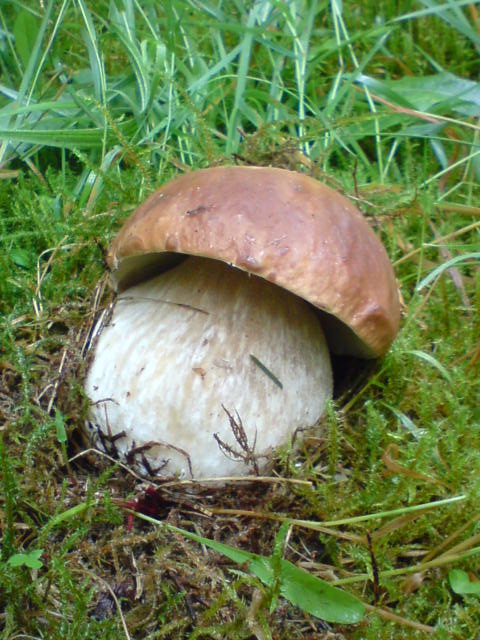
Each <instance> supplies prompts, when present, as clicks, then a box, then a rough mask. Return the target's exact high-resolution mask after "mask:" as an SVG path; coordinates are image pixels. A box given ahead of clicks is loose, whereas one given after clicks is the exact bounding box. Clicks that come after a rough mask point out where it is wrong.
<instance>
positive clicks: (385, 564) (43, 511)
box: [0, 0, 480, 640]
mask: <svg viewBox="0 0 480 640" xmlns="http://www.w3.org/2000/svg"><path fill="white" fill-rule="evenodd" d="M57 4H58V5H59V6H57ZM287 4H288V5H289V6H288V8H287ZM347 4H348V5H349V6H348V7H347ZM380 4H381V6H380V7H379V6H376V5H375V4H374V3H371V2H355V3H344V8H343V10H344V13H342V12H341V10H340V8H339V3H332V4H331V5H329V4H327V3H322V2H312V3H306V2H305V3H303V2H300V1H299V2H293V3H268V2H258V3H255V4H253V3H251V4H248V5H247V6H244V3H238V4H237V3H235V2H232V3H225V6H221V5H218V6H217V5H213V4H212V5H209V4H207V3H201V6H200V4H198V3H190V2H182V1H180V0H176V1H175V2H171V3H165V5H166V6H165V8H159V7H156V5H155V3H150V2H144V3H142V2H139V3H134V2H127V1H125V2H124V3H120V2H118V3H111V4H108V3H106V2H104V1H103V0H100V1H99V2H97V3H95V4H93V3H89V2H85V1H84V2H82V1H80V0H77V1H76V2H73V1H71V2H69V1H65V2H63V3H48V2H45V3H43V4H42V3H37V2H31V3H23V4H22V3H18V2H15V1H13V0H12V1H8V2H6V3H4V4H2V6H1V7H0V18H1V28H2V29H3V34H4V35H2V39H1V40H0V64H1V67H0V68H1V69H2V75H3V78H2V84H3V86H4V87H8V88H9V89H11V90H15V91H18V94H15V95H14V94H11V93H9V92H8V91H3V92H2V95H1V97H0V107H2V108H3V110H2V111H0V142H2V143H3V146H2V147H1V148H0V150H1V154H2V155H1V160H0V243H1V251H0V314H1V324H0V345H1V352H0V478H1V485H2V492H1V494H0V530H1V535H2V548H1V561H0V577H1V579H0V585H1V586H0V630H1V632H2V633H3V637H5V638H12V639H13V638H15V637H22V635H21V634H27V635H28V636H30V637H39V638H40V637H42V638H52V639H55V638H58V639H60V638H62V639H64V638H72V639H75V640H78V639H85V640H86V639H88V638H92V639H93V638H95V639H102V638H105V639H106V638H120V637H131V638H233V639H235V638H260V639H261V640H262V639H263V638H275V639H277V638H278V639H279V640H280V639H286V638H305V639H306V638H335V637H337V638H348V639H350V638H351V639H352V640H353V639H354V638H365V639H374V638H375V639H376V638H412V637H424V636H428V635H431V634H432V633H434V634H436V637H438V638H458V639H461V638H473V637H475V636H476V634H477V633H478V628H479V626H480V613H479V611H480V607H479V602H478V595H474V594H471V595H468V594H467V595H459V594H456V593H454V592H453V590H452V588H451V585H450V583H449V570H450V569H452V568H459V569H464V570H466V571H467V572H469V574H470V577H471V579H472V580H478V579H480V565H479V560H478V558H479V555H478V552H480V548H479V547H480V545H479V544H478V541H479V538H478V536H479V535H480V534H479V521H480V480H479V478H480V371H479V368H480V342H479V340H480V272H479V268H478V265H479V258H478V253H479V251H480V235H479V233H480V208H478V206H477V205H478V196H479V191H480V189H479V180H478V176H479V170H480V165H479V164H478V133H479V132H478V126H477V122H478V104H479V101H478V97H477V94H478V91H479V89H478V85H477V84H474V85H472V86H470V85H469V87H470V89H469V90H473V91H474V93H473V94H472V93H469V92H468V91H467V89H468V87H465V86H464V85H461V83H460V79H465V80H469V79H471V80H472V81H475V80H476V78H477V76H478V69H479V59H478V55H479V54H478V51H479V49H480V45H479V39H478V35H477V36H476V34H477V33H478V28H479V22H478V20H477V15H476V8H475V5H474V4H472V5H465V6H463V7H462V8H461V9H460V8H459V9H458V11H454V10H453V9H452V10H449V11H447V10H443V11H440V9H438V7H435V5H434V3H427V2H424V3H411V2H406V1H405V2H385V3H380ZM44 5H45V6H44ZM114 7H117V9H116V10H115V8H114ZM428 7H430V9H429V8H428ZM122 8H123V9H124V13H122V12H121V10H122ZM62 11H64V13H62ZM49 12H50V13H49ZM415 12H416V15H413V16H411V17H409V18H408V17H407V18H405V19H404V20H398V18H399V17H400V16H406V15H408V14H411V13H415ZM422 12H424V13H423V15H422ZM45 16H47V18H48V19H47V20H46V22H45V36H44V38H43V39H42V38H40V36H39V33H41V29H42V24H43V23H42V20H43V19H44V17H45ZM122 24H123V25H125V24H128V25H129V29H126V28H123V27H122ZM22 34H29V37H28V38H25V37H23V36H22ZM49 36H54V38H53V40H52V42H51V43H50V41H49ZM36 38H38V40H37V41H38V43H39V46H38V50H37V49H35V47H34V43H35V42H36ZM129 38H130V39H129ZM235 47H238V50H237V51H236V53H235V54H231V55H230V52H232V51H234V49H235ZM43 54H45V56H44V57H43ZM229 55H230V57H229ZM445 72H449V73H450V74H455V75H454V76H449V77H447V76H446V75H444V73H445ZM360 74H363V76H362V77H365V76H367V77H368V78H374V79H376V80H377V81H378V83H379V84H377V85H373V84H371V85H368V84H365V83H364V84H362V83H361V82H359V79H360ZM442 74H443V75H442ZM433 75H435V79H434V80H429V79H428V78H429V77H431V76H433ZM426 77H427V79H425V78H426ZM452 77H453V78H454V79H456V80H454V81H452V82H453V85H452V86H453V87H454V90H452V93H451V94H450V95H449V96H446V95H445V93H443V94H442V92H441V89H442V86H444V85H445V84H446V83H447V81H448V80H449V79H450V80H451V79H452ZM401 79H402V82H404V84H403V85H396V84H395V81H399V80H401ZM455 82H456V83H457V84H455ZM418 83H420V84H418ZM442 83H443V84H442ZM365 87H367V89H365ZM368 87H370V88H369V89H368ZM419 87H420V88H421V91H419ZM455 87H456V89H455ZM462 87H463V90H461V88H462ZM475 91H476V92H477V93H475ZM373 95H375V96H376V98H375V100H374V99H373V98H372V96H373ZM377 98H378V99H377ZM14 99H18V100H19V101H20V102H21V103H22V104H24V105H27V104H30V109H29V108H26V110H25V111H24V112H23V114H21V115H20V116H19V115H18V113H16V112H15V105H14V101H15V100H14ZM62 100H64V102H62ZM32 104H33V105H35V108H31V106H32ZM9 110H10V111H9ZM12 110H13V111H12ZM87 130H88V131H89V132H90V133H88V134H86V133H85V131H87ZM39 131H40V133H41V134H44V133H46V135H45V136H44V138H43V139H42V137H41V135H40V134H39V133H38V132H39ZM77 134H79V135H77ZM235 162H236V163H253V164H272V165H276V166H283V167H288V168H292V169H298V170H301V171H305V172H308V173H309V174H311V175H313V176H314V177H316V178H318V179H320V180H322V181H325V182H327V183H328V184H330V185H331V186H333V187H335V188H337V189H340V190H341V191H343V192H345V193H346V194H348V195H350V196H351V197H353V198H355V202H356V203H357V205H358V206H359V208H360V209H361V210H362V211H363V212H364V213H365V215H366V216H367V219H368V220H369V222H370V223H371V224H372V226H373V227H374V229H375V231H376V232H377V233H378V235H379V236H380V237H381V239H382V241H383V242H384V244H385V246H386V248H387V251H388V253H389V255H390V256H391V259H392V262H393V263H394V266H395V270H396V275H397V278H398V282H399V287H400V291H401V294H402V298H403V320H402V329H401V333H400V335H399V337H398V338H397V340H396V342H395V343H394V345H393V347H392V349H391V350H390V352H389V353H388V354H387V356H386V357H385V358H384V359H383V360H382V361H381V362H374V363H370V364H368V365H365V364H361V363H358V362H352V361H342V362H340V361H337V362H336V363H335V370H336V397H335V401H334V404H333V405H332V407H331V408H330V410H329V411H328V412H327V415H326V416H325V418H324V420H323V422H322V424H321V425H320V428H319V429H318V431H317V432H315V433H314V434H313V435H312V436H311V437H309V438H307V440H306V441H305V443H304V444H303V446H301V447H300V448H299V449H298V450H295V451H294V452H288V451H285V452H282V453H281V455H279V457H278V460H277V461H276V464H275V466H274V469H273V470H272V476H277V477H279V478H280V479H281V481H280V480H279V481H277V482H273V481H272V482H267V481H259V480H254V481H252V482H250V483H240V484H234V485H232V486H230V485H229V486H227V487H198V486H194V485H182V484H180V483H175V482H173V483H170V484H168V483H167V484H164V483H160V482H159V481H158V479H156V482H157V484H158V485H159V487H160V489H159V493H158V495H157V500H156V502H155V504H154V505H153V507H152V508H153V509H154V510H156V512H157V513H156V515H157V517H158V519H159V520H167V521H168V522H170V523H172V524H175V525H177V526H179V527H182V528H184V529H189V530H192V531H195V532H197V533H199V534H201V535H203V536H204V537H207V538H212V539H216V540H219V541H222V542H226V543H228V544H230V545H232V546H235V547H239V548H243V549H247V550H249V551H253V552H255V553H260V554H264V555H269V554H270V553H272V547H273V545H274V540H275V534H276V532H277V530H278V527H279V521H280V520H281V518H282V517H285V516H286V517H289V518H294V519H300V520H309V521H314V522H316V523H318V525H319V526H321V525H323V527H324V528H323V530H321V531H318V530H312V529H308V528H304V527H301V526H294V527H293V528H292V530H291V534H290V536H289V537H288V543H287V544H286V546H285V550H284V555H285V557H287V558H288V559H290V560H291V561H292V562H295V563H296V564H297V565H298V566H301V567H303V568H304V569H306V570H308V571H309V572H311V573H312V574H315V575H318V576H320V577H322V578H324V579H326V580H329V581H332V582H333V581H337V582H338V584H340V585H342V586H343V588H345V589H347V590H349V591H350V592H351V593H354V594H356V595H357V596H358V597H359V598H360V599H361V600H362V601H363V602H365V603H366V604H367V605H369V607H370V608H369V609H368V611H367V616H366V618H365V620H364V621H363V622H361V623H359V624H357V625H353V626H351V627H350V626H346V625H344V626H341V625H335V624H326V623H324V622H322V621H321V620H319V619H317V618H313V617H311V616H309V615H307V614H305V613H303V612H302V611H301V610H300V609H299V608H295V607H293V606H292V605H290V604H289V603H288V602H287V601H285V600H282V599H279V600H278V602H277V606H276V608H274V610H272V611H270V608H269V605H270V603H271V602H272V593H271V592H270V591H269V590H268V589H267V588H266V587H264V586H262V584H261V583H260V582H258V581H257V580H256V579H254V578H252V577H251V576H249V575H248V574H247V573H245V572H242V571H240V573H239V572H238V569H239V567H236V566H234V565H232V564H231V563H230V562H229V561H226V560H225V559H224V558H222V557H221V556H220V555H219V554H216V553H213V552H212V551H207V550H206V549H205V548H202V547H201V546H199V545H197V544H194V543H192V542H189V541H187V540H185V539H184V538H182V537H181V536H179V535H176V534H172V533H171V532H168V531H166V530H165V529H164V528H162V527H153V526H151V525H149V524H146V523H144V522H142V521H139V520H136V519H134V520H133V522H130V521H129V519H128V515H127V512H126V510H125V506H126V505H128V504H130V505H131V504H132V503H131V500H132V499H134V498H135V497H139V496H142V495H143V492H144V489H145V486H146V485H145V483H142V482H141V480H140V479H139V478H138V477H135V476H134V475H132V474H130V473H128V472H127V471H126V470H125V468H124V467H122V466H118V465H116V464H115V462H114V461H112V460H111V459H109V458H108V457H106V456H105V455H102V454H100V453H96V452H93V451H91V452H87V453H85V442H84V440H83V439H82V437H81V426H82V424H83V421H84V418H85V416H86V412H87V410H88V401H87V399H86V398H85V396H84V394H83V391H82V378H83V375H84V372H85V366H86V365H85V352H84V351H85V341H86V339H87V335H88V330H89V327H90V326H91V323H92V322H93V319H94V314H95V312H96V311H97V310H98V309H99V308H100V307H101V306H102V305H105V304H107V303H108V301H109V299H110V297H111V294H110V293H109V292H108V289H99V288H98V282H99V281H102V278H104V275H105V264H104V252H105V249H106V247H107V246H108V243H109V241H110V240H111V238H112V237H113V235H114V233H115V231H116V230H117V229H118V228H119V226H120V224H121V222H122V220H123V219H124V218H125V217H126V216H127V215H128V214H129V213H130V212H131V211H132V210H133V209H134V208H135V207H136V206H137V204H138V203H139V202H140V201H141V200H142V199H143V198H144V197H145V196H146V195H147V194H148V193H150V192H152V191H153V190H154V189H155V188H156V187H158V186H160V185H161V184H163V183H164V182H166V181H167V180H168V179H169V178H170V177H172V176H174V175H176V174H178V173H180V172H182V171H184V170H186V169H188V168H191V167H193V168H197V167H203V166H209V165H212V164H222V163H235ZM470 254H471V255H472V257H471V258H469V259H466V260H465V261H464V262H459V263H457V264H454V265H452V266H451V268H450V269H447V268H445V269H444V270H443V271H442V273H441V274H439V276H438V277H437V278H435V279H434V280H433V281H431V282H428V283H427V284H425V285H424V286H420V287H419V285H422V282H423V280H424V278H425V277H426V276H427V275H428V274H429V273H431V272H432V271H433V270H434V269H435V268H437V267H439V266H441V265H446V264H447V266H448V261H449V260H450V259H451V258H454V257H457V256H468V255H470ZM65 436H66V439H65ZM455 496H462V497H461V498H460V499H459V500H458V501H457V502H450V503H447V504H444V505H443V506H438V507H434V508H431V509H428V510H421V511H409V508H410V507H413V506H415V505H419V504H425V503H431V502H435V501H439V500H443V499H448V498H453V497H455ZM247 511H248V512H255V513H250V514H249V515H248V514H245V512H247ZM390 511H396V515H388V516H384V515H381V514H384V513H385V512H390ZM368 514H379V515H378V517H375V518H371V519H358V517H359V516H366V515H368ZM267 516H268V518H267ZM354 518H357V520H352V522H348V521H349V520H350V519H354ZM339 520H342V521H343V520H346V521H347V523H346V524H342V525H340V524H335V522H337V521H339ZM328 523H332V524H328ZM38 550H41V555H40V562H41V566H39V565H38V564H36V563H35V551H38ZM32 553H33V555H31V554H32ZM14 554H24V555H23V560H22V559H21V561H20V566H13V564H12V562H11V560H10V559H11V557H12V556H14ZM232 569H236V570H237V573H233V572H232ZM241 569H242V568H241V567H240V570H241ZM395 616H396V617H395Z"/></svg>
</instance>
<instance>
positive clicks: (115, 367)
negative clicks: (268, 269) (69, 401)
mask: <svg viewBox="0 0 480 640" xmlns="http://www.w3.org/2000/svg"><path fill="white" fill-rule="evenodd" d="M86 391H87V394H88V396H89V397H90V399H91V401H92V406H91V409H90V416H89V421H90V424H91V426H92V427H93V429H94V431H95V432H96V433H97V434H99V435H100V436H101V438H102V440H103V441H104V442H105V441H110V442H111V443H112V446H114V447H115V449H116V450H117V451H118V453H119V454H121V455H124V456H125V457H126V458H127V461H129V462H135V463H136V464H137V465H138V466H143V467H144V468H145V469H144V470H146V471H148V472H158V473H161V474H162V475H172V474H178V475H180V476H181V477H191V476H193V477H195V478H201V477H212V476H217V477H218V476H229V475H245V474H247V473H249V472H251V470H252V468H256V466H258V467H261V466H264V464H265V459H266V456H267V455H268V454H269V453H270V452H271V449H272V448H273V447H275V446H277V445H279V444H282V443H285V442H286V441H287V440H288V438H289V436H290V435H291V434H292V433H293V432H294V431H295V430H297V429H299V428H304V427H308V426H312V425H314V424H315V423H316V422H317V421H318V419H319V418H320V417H321V415H322V413H323V411H324V405H325V402H326V400H327V399H328V398H329V397H330V396H331V393H332V375H331V369H330V359H329V354H328V349H327V346H326V342H325V338H324V336H323V331H322V328H321V325H320V322H319V320H318V318H317V315H316V313H315V311H314V310H313V309H312V308H311V307H310V305H309V304H308V303H306V302H305V301H304V300H301V299H300V298H298V297H296V296H295V295H293V294H291V293H289V292H287V291H285V290H283V289H280V288H278V287H276V286H275V285H272V284H270V283H268V282H267V281H265V280H263V279H261V278H257V277H256V276H251V275H249V274H247V273H245V272H243V271H240V270H238V269H235V268H232V267H229V266H227V265H226V264H224V263H222V262H218V261H215V260H209V259H205V258H194V257H190V258H187V259H185V260H184V261H183V262H181V263H180V264H179V265H178V266H176V267H175V268H173V269H170V270H169V271H166V272H164V273H162V274H160V275H158V276H156V277H154V278H152V279H150V280H148V281H146V282H143V283H142V284H139V285H137V286H135V287H131V288H130V289H127V290H126V291H125V292H124V293H123V294H121V295H120V296H119V297H118V299H117V302H116V305H115V309H114V312H113V316H112V319H111V322H110V324H109V325H108V326H106V327H104V329H103V331H102V332H101V334H100V336H99V338H98V342H97V345H96V349H95V355H94V358H93V362H92V364H91V367H90V370H89V372H88V376H87V382H86Z"/></svg>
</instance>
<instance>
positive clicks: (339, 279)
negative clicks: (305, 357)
mask: <svg viewBox="0 0 480 640" xmlns="http://www.w3.org/2000/svg"><path fill="white" fill-rule="evenodd" d="M159 254H163V256H161V257H162V258H163V260H164V261H165V262H166V264H168V260H169V259H170V260H171V256H172V254H186V255H195V256H203V257H206V258H212V259H215V260H221V261H223V262H226V263H228V264H231V265H233V266H235V267H238V268H239V269H242V270H244V271H248V272H250V273H252V274H255V275H256V276H260V277H262V278H265V279H266V280H268V281H270V282H272V283H274V284H276V285H277V286H280V287H282V288H284V289H287V290H288V291H291V292H292V293H294V294H296V295H297V296H299V297H301V298H304V299H305V300H307V301H308V302H310V303H311V304H312V305H313V306H315V307H317V308H318V309H320V310H321V312H323V313H322V322H323V325H324V329H325V333H326V336H327V340H328V342H329V344H330V348H331V349H332V351H334V352H336V353H346V354H352V355H356V356H361V357H367V358H368V357H370V358H372V357H377V356H380V355H382V354H384V353H385V351H386V350H387V349H388V347H389V346H390V344H391V342H392V340H393V338H394V337H395V335H396V333H397V331H398V327H399V322H400V307H399V300H398V289H397V284H396V281H395V276H394V273H393V268H392V265H391V263H390V260H389V258H388V256H387V253H386V251H385V249H384V247H383V245H382V244H381V242H380V240H379V239H378V238H377V236H376V235H375V233H374V232H373V231H372V229H371V228H370V227H369V225H368V223H367V222H366V221H365V220H364V218H363V217H362V215H361V213H360V212H359V211H358V210H357V209H356V208H355V207H354V206H353V204H351V203H350V201H349V200H348V199H347V198H345V197H344V196H342V195H340V194H339V193H337V192H336V191H334V190H332V189H330V188H329V187H327V186H325V185H323V184H321V183H319V182H318V181H316V180H314V179H313V178H310V177H308V176H306V175H303V174H300V173H297V172H294V171H287V170H284V169H275V168H266V167H216V168H211V169H201V170H199V171H194V172H191V173H188V174H186V175H183V176H181V177H179V178H177V179H175V180H173V181H172V182H169V183H168V184H166V185H165V186H163V187H162V188H161V189H160V190H159V191H157V192H156V193H154V194H153V195H152V196H150V198H148V199H147V200H146V201H145V202H144V203H143V204H142V205H141V206H140V207H139V208H138V209H137V210H136V211H135V212H134V213H133V214H132V215H131V216H130V218H128V220H127V221H126V222H125V224H124V226H123V227H122V229H121V230H120V232H119V233H118V235H117V237H116V238H115V240H114V241H113V244H112V246H111V249H110V252H109V255H108V262H109V265H110V267H111V268H112V270H113V276H114V279H115V281H116V283H117V285H118V286H119V287H120V288H121V289H123V288H125V287H126V286H129V285H130V284H132V283H133V282H136V281H138V280H139V274H140V273H142V274H145V273H148V274H150V273H154V272H155V270H156V271H158V263H159V260H160V259H161V257H159ZM154 265H155V266H154ZM143 277H144V275H143Z"/></svg>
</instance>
